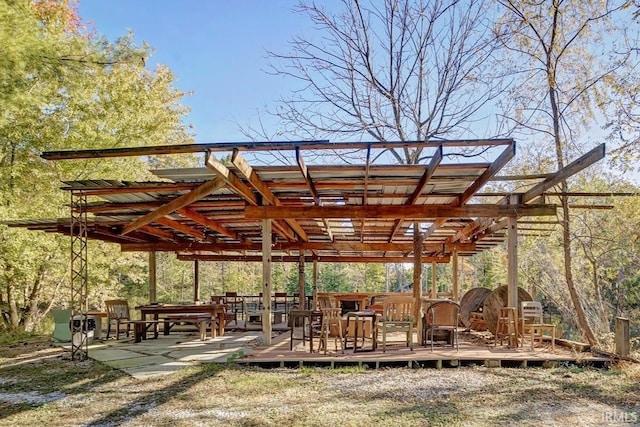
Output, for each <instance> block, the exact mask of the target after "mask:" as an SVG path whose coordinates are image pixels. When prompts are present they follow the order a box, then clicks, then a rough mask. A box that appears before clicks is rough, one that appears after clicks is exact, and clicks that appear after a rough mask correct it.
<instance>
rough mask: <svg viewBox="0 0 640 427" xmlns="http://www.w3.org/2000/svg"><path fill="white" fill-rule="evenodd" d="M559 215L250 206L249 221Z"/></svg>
mask: <svg viewBox="0 0 640 427" xmlns="http://www.w3.org/2000/svg"><path fill="white" fill-rule="evenodd" d="M555 214H556V206H555V205H505V206H502V205H480V204H478V205H464V206H449V205H413V206H403V207H402V209H398V207H397V206H393V205H369V206H307V207H297V206H295V207H291V206H247V207H245V209H244V216H245V218H247V219H284V218H297V219H301V218H306V219H315V218H341V219H348V218H351V219H354V218H394V219H397V218H402V219H405V220H407V219H430V218H466V217H506V216H513V217H519V216H551V215H555Z"/></svg>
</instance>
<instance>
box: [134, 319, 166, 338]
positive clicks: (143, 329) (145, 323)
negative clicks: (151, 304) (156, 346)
mask: <svg viewBox="0 0 640 427" xmlns="http://www.w3.org/2000/svg"><path fill="white" fill-rule="evenodd" d="M127 323H129V324H132V325H133V342H141V341H142V340H146V339H147V331H148V330H149V328H150V327H151V326H152V325H157V324H158V323H160V320H130V321H128V322H127ZM153 338H158V330H157V329H155V328H154V335H153Z"/></svg>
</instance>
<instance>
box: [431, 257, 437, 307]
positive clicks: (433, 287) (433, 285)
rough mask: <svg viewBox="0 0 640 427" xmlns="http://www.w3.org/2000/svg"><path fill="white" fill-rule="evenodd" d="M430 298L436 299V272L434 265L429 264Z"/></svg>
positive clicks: (433, 263)
mask: <svg viewBox="0 0 640 427" xmlns="http://www.w3.org/2000/svg"><path fill="white" fill-rule="evenodd" d="M431 298H434V299H435V298H438V271H437V270H436V263H435V262H432V263H431Z"/></svg>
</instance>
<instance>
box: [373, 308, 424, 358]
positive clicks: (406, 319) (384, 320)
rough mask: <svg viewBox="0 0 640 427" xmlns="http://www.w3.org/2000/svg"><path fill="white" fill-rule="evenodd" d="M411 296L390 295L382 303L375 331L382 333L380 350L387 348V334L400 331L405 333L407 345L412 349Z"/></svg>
mask: <svg viewBox="0 0 640 427" xmlns="http://www.w3.org/2000/svg"><path fill="white" fill-rule="evenodd" d="M413 301H414V300H413V297H411V296H390V297H387V298H385V300H384V302H383V303H382V316H380V318H379V319H378V322H377V332H376V339H377V335H378V332H380V333H381V334H382V351H383V352H385V351H386V349H387V335H388V334H389V333H394V332H401V333H404V334H405V335H406V343H407V347H409V348H410V349H411V350H413V325H414V322H415V319H414V317H413Z"/></svg>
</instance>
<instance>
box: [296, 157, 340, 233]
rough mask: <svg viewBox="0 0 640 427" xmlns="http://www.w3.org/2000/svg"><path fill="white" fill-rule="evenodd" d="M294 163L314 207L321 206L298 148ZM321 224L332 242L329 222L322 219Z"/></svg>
mask: <svg viewBox="0 0 640 427" xmlns="http://www.w3.org/2000/svg"><path fill="white" fill-rule="evenodd" d="M296 163H297V164H298V169H300V173H301V174H302V178H303V179H304V182H305V183H306V184H307V187H308V188H309V192H310V193H311V195H312V196H313V201H314V202H315V204H316V206H321V205H322V201H321V200H320V195H319V194H318V190H317V189H316V185H315V183H314V182H313V179H311V175H309V168H307V165H306V163H305V161H304V158H303V157H302V153H301V152H300V147H297V148H296ZM322 223H323V224H324V229H325V231H326V233H327V236H329V240H331V241H333V231H332V230H331V226H330V225H329V221H327V219H326V218H322ZM307 240H308V239H307Z"/></svg>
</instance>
